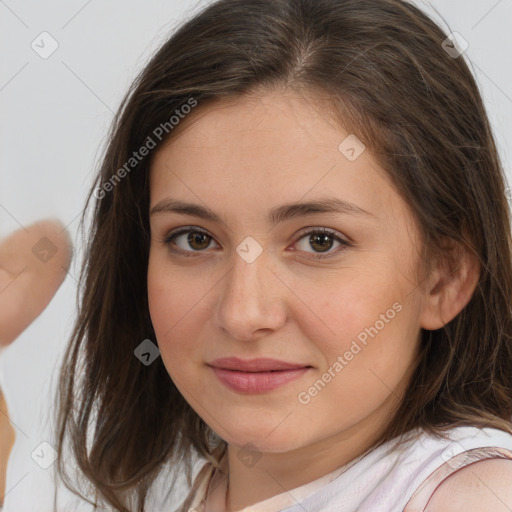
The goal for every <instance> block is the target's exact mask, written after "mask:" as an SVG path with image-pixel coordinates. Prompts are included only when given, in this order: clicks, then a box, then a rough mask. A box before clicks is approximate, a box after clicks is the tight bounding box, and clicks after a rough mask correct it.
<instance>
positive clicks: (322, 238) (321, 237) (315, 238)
mask: <svg viewBox="0 0 512 512" xmlns="http://www.w3.org/2000/svg"><path fill="white" fill-rule="evenodd" d="M329 241H330V235H328V234H325V233H324V234H315V235H312V236H311V238H310V243H311V245H312V246H313V247H314V245H315V244H317V243H320V244H322V243H325V242H329ZM328 245H329V247H325V245H324V246H320V252H325V251H328V250H329V249H330V248H331V247H332V242H331V243H330V244H328Z"/></svg>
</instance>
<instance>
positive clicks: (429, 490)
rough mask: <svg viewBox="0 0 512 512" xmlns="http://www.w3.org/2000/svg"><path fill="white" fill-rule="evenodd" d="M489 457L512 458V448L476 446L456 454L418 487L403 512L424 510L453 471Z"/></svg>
mask: <svg viewBox="0 0 512 512" xmlns="http://www.w3.org/2000/svg"><path fill="white" fill-rule="evenodd" d="M487 459H511V460H512V450H507V449H506V448H499V447H497V446H489V447H482V448H474V449H472V450H467V451H464V452H462V453H459V454H458V455H455V456H454V457H452V458H451V459H449V460H448V461H446V462H445V463H444V464H443V465H441V466H439V467H438V468H437V469H436V470H434V471H433V472H432V473H431V474H430V475H429V476H428V477H427V478H426V479H425V480H424V481H423V483H422V484H421V485H420V486H419V487H418V488H417V489H416V491H415V493H414V494H413V495H412V497H411V499H410V500H409V501H408V502H407V505H406V506H405V508H404V510H403V512H424V510H425V508H426V506H427V504H428V502H429V501H430V498H432V495H433V494H434V492H435V491H436V489H437V488H438V487H439V486H440V485H441V484H442V483H443V482H444V481H445V480H446V479H447V478H448V477H449V476H450V475H452V474H453V473H455V472H456V471H458V470H459V469H462V468H463V467H465V466H469V465H470V464H474V463H475V462H478V461H481V460H487Z"/></svg>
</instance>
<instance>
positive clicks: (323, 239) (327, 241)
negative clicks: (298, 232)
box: [297, 228, 352, 259]
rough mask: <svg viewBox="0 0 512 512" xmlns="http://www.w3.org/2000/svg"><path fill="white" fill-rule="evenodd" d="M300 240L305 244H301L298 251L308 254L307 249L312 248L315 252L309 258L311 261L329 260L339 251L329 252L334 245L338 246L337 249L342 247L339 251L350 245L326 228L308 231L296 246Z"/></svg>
mask: <svg viewBox="0 0 512 512" xmlns="http://www.w3.org/2000/svg"><path fill="white" fill-rule="evenodd" d="M300 240H305V243H303V248H302V249H299V250H301V251H304V252H309V251H307V249H308V248H313V249H314V251H316V253H312V254H311V256H310V257H311V258H313V259H324V258H329V257H331V256H334V255H336V254H337V253H339V252H340V251H339V250H338V251H336V250H335V251H331V249H332V247H333V245H334V244H335V243H338V244H339V246H338V247H342V249H341V250H343V248H345V247H350V246H351V245H352V244H351V243H350V242H348V241H347V240H345V239H344V238H342V237H341V236H338V234H337V232H336V231H333V230H331V229H328V228H317V229H313V230H310V231H308V232H306V233H303V235H302V236H301V238H300V239H299V241H298V242H297V244H299V242H300Z"/></svg>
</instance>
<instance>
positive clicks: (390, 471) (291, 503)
mask: <svg viewBox="0 0 512 512" xmlns="http://www.w3.org/2000/svg"><path fill="white" fill-rule="evenodd" d="M418 432H421V433H420V436H419V438H418V439H417V440H416V441H415V440H414V439H413V437H414V434H416V433H418ZM448 435H449V437H450V440H445V439H437V438H435V437H434V436H431V435H429V434H427V433H426V432H425V431H423V430H420V429H415V430H414V431H411V432H410V433H408V434H407V435H405V436H404V438H405V439H407V442H406V443H405V444H404V445H402V446H401V447H399V449H398V450H397V449H394V448H393V444H394V442H395V440H391V441H389V442H388V443H386V444H384V445H382V446H380V447H379V448H377V449H375V450H373V451H370V452H369V453H367V454H366V455H363V456H361V457H358V458H357V459H356V460H355V461H353V462H351V463H349V464H347V465H346V466H343V467H341V468H339V469H337V470H335V471H333V472H332V473H329V474H327V475H325V476H323V477H322V478H319V479H317V480H315V481H313V482H310V483H308V484H306V485H303V486H301V487H297V488H295V489H292V490H289V491H287V492H284V493H282V494H279V495H277V496H273V497H272V498H269V499H267V500H264V501H261V502H259V503H256V504H254V505H251V506H250V507H247V508H244V509H243V510H242V511H239V512H280V511H286V512H329V511H333V510H336V512H375V511H376V510H378V511H379V512H421V511H423V510H424V508H425V507H426V505H427V502H428V500H429V499H430V497H431V495H432V493H433V492H434V491H435V489H436V487H438V486H439V485H440V483H441V482H442V481H443V480H444V479H445V478H447V477H448V476H449V475H450V474H452V473H454V472H455V471H456V470H457V469H460V468H462V467H464V466H467V465H468V464H471V463H473V462H477V461H479V460H484V459H490V458H505V459H511V460H512V435H511V434H508V433H506V432H503V431H501V430H498V429H494V428H484V429H480V428H477V427H454V428H452V429H451V430H450V431H449V432H448ZM386 452H388V453H386ZM226 487H227V458H226V456H224V457H223V459H222V460H221V470H215V468H214V467H213V466H212V464H211V463H210V462H206V463H205V465H204V466H203V467H202V468H201V470H200V471H199V473H198V475H197V476H196V478H195V480H194V483H193V486H192V489H191V491H190V493H189V495H188V496H187V498H186V500H185V501H184V502H183V504H182V505H181V507H179V508H178V509H176V511H175V512H225V495H226ZM413 495H414V496H413ZM406 505H407V508H406V509H405V507H406Z"/></svg>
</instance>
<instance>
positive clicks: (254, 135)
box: [150, 92, 400, 215]
mask: <svg viewBox="0 0 512 512" xmlns="http://www.w3.org/2000/svg"><path fill="white" fill-rule="evenodd" d="M181 123H182V124H181V126H179V127H178V128H179V130H178V131H176V133H175V134H173V137H172V138H171V139H170V140H169V141H168V142H167V143H166V144H165V145H164V146H162V147H161V148H160V149H159V150H158V151H157V153H156V154H155V157H154V160H153V162H152V166H151V179H150V188H151V190H150V195H151V205H152V206H154V205H155V204H156V203H157V202H159V201H161V200H163V199H165V198H166V197H167V196H169V195H172V197H174V198H179V199H183V200H194V201H195V202H202V203H204V204H207V205H208V206H209V207H210V208H212V209H214V210H216V209H221V210H222V209H224V210H225V211H226V212H227V206H228V204H229V206H231V207H233V208H236V207H239V208H243V209H244V210H247V209H251V210H257V209H258V206H261V207H265V210H267V209H268V208H270V207H272V206H275V205H279V204H283V203H287V202H293V201H299V200H312V199H315V198H317V197H325V196H326V195H327V194H328V195H329V197H333V196H336V197H339V198H340V199H343V200H345V201H348V202H352V203H356V204H358V205H359V206H360V207H361V208H363V209H366V210H369V211H372V212H374V213H375V214H376V215H379V212H382V211H385V210H387V211H388V212H389V211H390V208H396V207H398V206H399V205H398V204H394V205H393V204H392V203H396V201H400V198H399V197H398V195H397V194H396V193H395V191H394V189H393V187H392V186H391V184H390V183H389V179H388V178H387V176H386V174H385V172H384V171H383V169H381V168H380V166H379V165H378V163H377V162H376V161H375V160H374V159H373V157H372V155H371V154H370V151H369V150H368V149H364V145H363V143H362V142H358V140H357V139H354V135H353V134H350V133H349V132H348V131H346V130H345V129H344V128H342V127H340V126H339V125H338V124H336V123H335V122H334V120H333V119H332V117H330V116H329V112H328V111H327V110H325V109H321V108H320V107H319V106H318V104H317V103H316V102H315V103H314V102H311V101H308V99H307V98H304V97H301V96H299V95H297V94H294V93H277V92H274V93H269V92H267V93H257V94H252V95H246V96H245V97H241V98H238V99H235V100H228V101H224V100H223V101H217V102H215V103H213V104H209V105H204V106H201V104H200V103H199V105H198V106H197V107H196V109H195V110H194V111H193V112H192V113H191V114H190V115H189V116H188V117H185V119H184V120H183V121H181ZM347 140H348V142H346V141H347ZM347 144H348V145H349V146H353V147H354V149H355V151H356V156H357V155H358V154H359V153H360V154H359V156H357V158H355V159H354V158H353V156H351V154H350V153H348V154H347V152H346V149H347ZM358 144H359V145H358ZM347 155H348V156H351V158H347ZM352 155H353V153H352Z"/></svg>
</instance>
